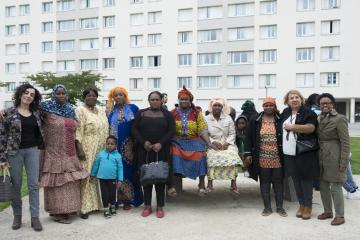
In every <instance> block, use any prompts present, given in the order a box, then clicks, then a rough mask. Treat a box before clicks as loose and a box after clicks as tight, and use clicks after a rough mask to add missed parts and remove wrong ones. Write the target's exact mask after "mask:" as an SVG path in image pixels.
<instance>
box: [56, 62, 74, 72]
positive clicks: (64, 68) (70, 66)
mask: <svg viewBox="0 0 360 240" xmlns="http://www.w3.org/2000/svg"><path fill="white" fill-rule="evenodd" d="M56 69H57V71H59V72H68V71H75V61H74V60H64V61H57V63H56Z"/></svg>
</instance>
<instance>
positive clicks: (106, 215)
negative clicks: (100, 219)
mask: <svg viewBox="0 0 360 240" xmlns="http://www.w3.org/2000/svg"><path fill="white" fill-rule="evenodd" d="M104 217H105V218H111V213H110V209H106V210H105V212H104Z"/></svg>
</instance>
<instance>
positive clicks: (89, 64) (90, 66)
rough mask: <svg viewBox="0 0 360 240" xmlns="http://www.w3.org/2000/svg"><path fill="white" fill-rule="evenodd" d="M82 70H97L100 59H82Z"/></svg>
mask: <svg viewBox="0 0 360 240" xmlns="http://www.w3.org/2000/svg"><path fill="white" fill-rule="evenodd" d="M80 68H81V70H85V71H87V70H97V69H98V60H97V59H80Z"/></svg>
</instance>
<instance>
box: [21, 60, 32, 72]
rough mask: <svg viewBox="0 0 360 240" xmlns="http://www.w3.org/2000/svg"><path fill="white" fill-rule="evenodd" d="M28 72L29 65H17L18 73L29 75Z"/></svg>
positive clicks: (27, 63)
mask: <svg viewBox="0 0 360 240" xmlns="http://www.w3.org/2000/svg"><path fill="white" fill-rule="evenodd" d="M29 72H30V63H29V62H21V63H19V73H29Z"/></svg>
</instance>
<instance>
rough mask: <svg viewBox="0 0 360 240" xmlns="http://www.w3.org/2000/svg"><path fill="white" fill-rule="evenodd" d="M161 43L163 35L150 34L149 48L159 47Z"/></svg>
mask: <svg viewBox="0 0 360 240" xmlns="http://www.w3.org/2000/svg"><path fill="white" fill-rule="evenodd" d="M160 43H161V33H153V34H148V46H149V47H153V46H159V45H160Z"/></svg>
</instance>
